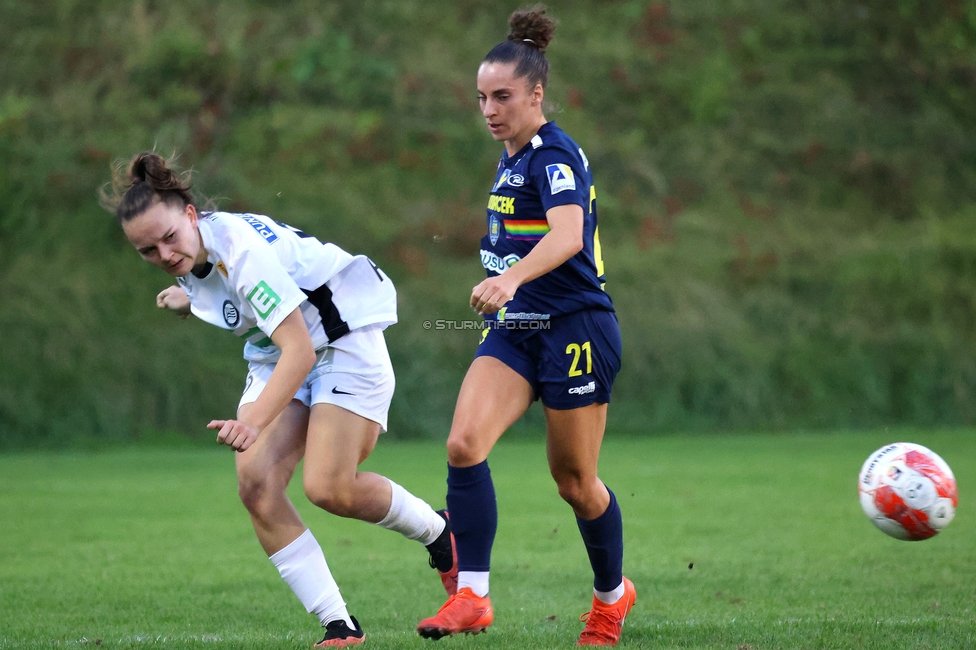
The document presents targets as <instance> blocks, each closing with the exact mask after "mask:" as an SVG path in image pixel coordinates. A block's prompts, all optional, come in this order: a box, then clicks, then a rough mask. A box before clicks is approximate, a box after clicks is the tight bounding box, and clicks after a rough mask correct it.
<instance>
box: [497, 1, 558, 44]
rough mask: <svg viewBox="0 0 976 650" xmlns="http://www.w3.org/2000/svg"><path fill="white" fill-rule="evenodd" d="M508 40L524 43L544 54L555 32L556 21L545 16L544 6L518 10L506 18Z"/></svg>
mask: <svg viewBox="0 0 976 650" xmlns="http://www.w3.org/2000/svg"><path fill="white" fill-rule="evenodd" d="M508 26H509V27H511V30H510V31H509V32H508V40H510V41H514V42H516V43H525V44H526V45H528V46H530V47H534V48H535V49H537V50H539V52H541V53H543V54H545V52H546V48H547V47H549V43H550V42H552V35H553V33H554V32H555V31H556V21H554V20H553V19H552V18H550V17H549V16H546V6H545V5H536V6H534V7H531V8H529V9H519V10H517V11H515V12H513V13H512V15H511V16H509V18H508Z"/></svg>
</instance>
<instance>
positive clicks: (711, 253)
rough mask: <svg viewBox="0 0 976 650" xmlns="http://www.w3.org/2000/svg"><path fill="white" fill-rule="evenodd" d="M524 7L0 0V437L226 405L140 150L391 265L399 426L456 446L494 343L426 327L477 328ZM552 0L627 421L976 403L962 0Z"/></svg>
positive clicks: (744, 421)
mask: <svg viewBox="0 0 976 650" xmlns="http://www.w3.org/2000/svg"><path fill="white" fill-rule="evenodd" d="M513 8H514V6H513V7H507V6H506V7H503V6H491V7H489V6H486V5H485V4H484V3H477V2H472V1H470V0H461V1H455V2H441V1H438V2H419V1H415V0H398V1H397V2H390V1H388V0H382V1H381V0H361V1H359V2H333V3H313V2H309V1H308V0H297V1H295V2H287V3H285V2H280V1H275V0H236V1H235V2H226V1H220V0H217V1H208V2H204V1H202V0H178V1H176V2H169V3H162V2H156V1H151V0H135V1H131V2H120V1H108V0H101V1H98V0H95V1H90V2H79V1H78V0H38V1H36V2H30V3H24V2H14V1H13V0H0V295H2V301H3V305H2V306H3V308H2V309H0V332H2V334H3V341H4V345H3V346H2V347H0V367H2V368H3V372H2V373H0V447H8V448H10V447H18V446H38V445H41V446H53V445H62V444H70V443H72V442H76V441H79V440H85V439H90V438H91V437H93V436H95V437H98V438H101V439H108V440H113V439H119V440H122V439H139V438H146V437H150V436H153V435H154V432H157V431H161V430H178V431H186V432H193V434H194V435H197V434H199V435H201V436H209V433H205V432H204V430H203V428H202V425H203V424H204V423H205V422H206V421H208V420H209V419H211V418H212V417H225V416H227V415H229V414H230V413H232V412H233V409H234V407H235V405H236V401H237V397H238V395H239V391H240V389H241V385H242V381H243V374H244V363H243V361H242V360H241V359H240V344H239V342H238V341H237V340H236V339H234V338H233V337H230V336H228V335H226V333H225V332H221V331H219V330H217V329H216V328H212V327H208V326H205V325H203V324H202V323H199V322H187V323H182V322H177V321H176V320H174V319H171V318H169V317H168V316H167V315H166V314H162V313H159V312H158V311H157V310H156V309H155V307H154V306H153V296H154V295H155V293H156V292H157V291H159V290H160V289H161V288H162V287H164V286H165V285H166V284H167V283H168V280H167V278H166V277H165V276H164V275H163V274H161V273H160V272H159V271H158V270H155V269H152V268H149V267H148V266H147V265H146V264H144V263H143V262H141V261H140V260H139V259H138V257H137V256H136V255H135V253H134V252H133V251H132V250H131V248H130V247H129V245H128V244H127V242H126V241H125V240H124V238H123V237H122V235H121V233H120V232H119V230H118V227H117V226H116V225H115V223H114V220H113V219H112V217H111V216H109V215H107V214H105V213H103V212H102V211H101V210H100V209H99V208H98V206H97V201H96V189H97V188H98V187H99V186H101V185H102V184H103V183H105V182H106V181H107V180H108V178H109V168H110V164H111V163H112V162H113V161H114V160H116V159H118V158H120V157H122V158H127V157H128V156H130V155H132V154H133V153H136V152H138V151H140V150H145V149H149V148H153V147H155V148H156V149H157V150H159V151H160V152H162V153H164V154H170V153H173V152H179V153H180V154H181V156H182V158H181V161H182V162H183V164H184V165H185V166H192V167H193V168H194V169H195V170H196V171H197V172H198V175H197V177H196V178H197V187H196V189H197V190H198V191H199V192H201V193H202V195H204V196H206V197H210V198H212V199H213V200H214V201H215V202H216V203H217V205H219V206H220V207H222V208H224V209H230V210H238V209H246V210H249V211H253V212H264V213H267V214H270V215H272V216H273V217H275V218H276V219H279V220H283V221H286V222H289V223H292V224H293V225H296V226H300V227H302V228H303V229H305V230H308V231H309V232H311V233H313V234H315V235H317V236H319V237H320V238H322V239H324V240H329V241H334V242H336V243H337V244H339V245H341V246H343V247H344V248H346V249H347V250H350V251H353V252H362V253H366V254H369V255H371V256H372V257H373V258H374V259H376V260H377V261H378V262H379V263H381V265H382V266H383V267H384V268H385V269H386V270H387V271H388V273H389V274H390V275H391V276H392V277H393V278H394V280H395V282H396V283H397V285H398V287H399V290H400V304H401V322H400V324H398V325H396V326H395V327H393V328H391V329H390V330H388V340H389V343H390V348H391V353H392V355H393V357H394V364H395V367H396V370H397V375H398V380H399V382H398V383H399V385H398V388H397V394H396V397H395V399H394V404H393V408H392V412H391V427H390V428H391V433H392V434H393V435H401V436H443V435H445V433H446V431H447V427H448V425H449V423H450V416H451V411H452V409H453V404H454V400H455V398H456V395H457V389H458V387H459V385H460V379H461V377H462V376H463V373H464V370H465V369H466V367H467V365H468V363H469V361H470V358H471V354H472V352H473V347H474V345H475V341H476V335H475V334H474V333H473V332H470V331H468V332H463V331H455V332H450V331H427V330H424V329H423V327H422V322H423V321H424V320H435V319H438V318H439V319H462V318H470V317H471V314H470V312H469V310H468V309H467V307H466V302H467V295H468V292H469V290H470V287H471V286H473V285H474V284H475V283H476V282H477V281H478V280H479V278H481V277H482V275H483V271H482V270H481V269H480V266H479V264H478V261H477V248H478V240H479V239H480V237H481V235H482V232H483V229H484V202H485V195H486V193H487V189H488V186H489V183H490V179H491V177H492V174H493V170H494V166H495V163H496V161H497V158H498V156H499V155H500V151H501V148H500V146H499V145H498V144H497V143H495V142H493V141H492V140H491V138H490V137H489V135H488V134H487V133H486V131H485V129H484V127H483V122H482V119H481V117H480V115H479V114H478V112H477V101H476V91H475V83H474V76H475V71H476V69H477V66H478V63H479V62H480V60H481V57H482V56H484V54H485V53H486V52H487V51H488V50H489V49H490V48H491V47H492V46H493V45H494V44H495V43H496V42H498V41H499V40H501V39H502V38H504V36H505V33H506V18H507V15H508V13H509V12H510V11H511V10H512V9H513ZM552 11H553V13H554V14H555V15H556V17H557V18H558V19H559V20H560V25H559V28H558V30H557V33H556V38H555V40H554V41H553V44H552V46H551V47H550V49H549V56H550V59H551V61H552V65H553V74H552V77H551V80H550V86H549V90H548V98H549V99H550V100H551V103H552V108H551V109H550V112H549V114H548V116H549V117H550V119H556V120H557V121H558V122H559V123H560V125H561V126H562V127H563V128H564V129H566V130H567V131H568V132H569V133H570V134H571V135H572V136H573V137H574V138H575V139H576V140H577V141H578V142H579V143H580V144H581V145H582V146H583V147H584V149H585V150H586V152H587V155H588V157H589V159H590V161H591V163H592V165H593V168H594V170H595V174H596V180H597V185H598V191H599V206H600V217H601V239H602V241H603V246H604V252H605V257H606V259H607V269H608V276H609V283H608V285H607V288H608V291H610V293H611V295H612V296H613V297H614V300H615V302H616V304H617V307H618V312H619V315H620V320H621V325H622V328H623V330H624V344H625V353H626V354H625V360H624V368H623V370H622V372H621V374H620V376H619V377H618V381H617V385H616V386H615V390H614V406H613V407H612V408H611V410H610V413H611V415H610V418H611V428H613V429H617V430H623V429H626V430H633V431H667V430H697V429H725V428H729V429H737V428H751V429H757V428H758V429H771V428H781V427H807V428H818V427H837V426H878V425H885V424H890V423H912V424H920V425H949V424H962V423H965V424H972V423H974V422H976V401H974V400H973V398H972V392H973V389H974V387H976V357H974V353H973V350H974V343H976V340H974V339H976V335H974V324H976V232H974V230H976V229H974V227H973V223H974V221H973V219H974V217H976V207H974V203H973V197H974V196H976V132H974V126H976V5H973V4H972V3H966V2H961V1H960V0H941V1H929V2H922V1H921V0H887V1H886V2H881V1H880V0H860V1H857V0H855V1H849V2H840V1H838V0H823V1H820V2H806V1H801V0H765V1H763V2H759V1H757V0H733V1H731V2H721V3H720V2H716V1H714V0H688V1H687V2H683V3H668V2H647V1H637V0H602V1H591V2H581V1H567V2H563V3H560V4H559V5H558V6H553V9H552ZM529 417H530V420H531V419H532V418H535V419H534V420H532V421H534V422H537V421H538V418H539V415H538V412H536V413H534V414H532V415H530V416H529Z"/></svg>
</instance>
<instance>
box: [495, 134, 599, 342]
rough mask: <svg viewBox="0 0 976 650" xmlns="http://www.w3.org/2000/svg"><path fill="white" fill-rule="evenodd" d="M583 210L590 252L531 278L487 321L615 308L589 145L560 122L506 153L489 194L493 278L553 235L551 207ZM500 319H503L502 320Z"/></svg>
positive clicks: (533, 318)
mask: <svg viewBox="0 0 976 650" xmlns="http://www.w3.org/2000/svg"><path fill="white" fill-rule="evenodd" d="M561 205H578V206H580V207H582V208H583V249H582V250H581V251H580V252H578V253H576V255H574V256H573V257H571V258H570V259H568V260H566V261H565V262H564V263H563V264H561V265H560V266H558V267H556V268H555V269H553V270H551V271H549V272H548V273H546V274H544V275H542V276H540V277H538V278H536V279H535V280H532V281H530V282H526V283H525V284H523V285H522V286H520V287H519V288H518V290H517V291H516V292H515V296H514V297H513V298H512V300H510V301H509V302H508V304H506V305H505V306H504V307H503V308H502V309H501V310H499V312H498V313H496V314H489V315H486V316H485V318H486V320H498V321H504V322H506V323H510V324H512V325H514V324H515V323H514V321H547V320H549V319H550V318H556V317H559V316H564V315H566V314H572V313H576V312H578V311H582V310H585V309H598V310H603V311H613V302H612V301H611V300H610V296H609V295H607V293H606V292H605V291H604V290H603V285H604V283H605V282H606V280H605V278H604V275H603V258H602V255H601V251H600V237H599V230H598V229H597V216H596V190H595V189H594V187H593V179H592V176H591V174H590V165H589V161H587V159H586V155H585V154H584V153H583V150H582V149H581V148H580V147H579V146H578V145H577V144H576V143H575V142H573V140H572V139H571V138H570V137H569V136H568V135H566V134H565V133H564V132H563V131H562V130H561V129H560V128H559V127H557V126H556V124H555V122H547V123H546V124H544V125H543V126H542V128H540V129H539V132H538V133H537V134H536V136H535V137H533V138H532V140H531V141H530V142H529V143H528V144H526V145H525V146H524V147H522V149H521V150H519V151H518V152H517V153H516V154H515V155H513V156H509V155H508V154H507V152H505V153H503V154H502V159H501V161H500V162H499V163H498V173H497V174H496V175H495V184H494V187H492V189H491V195H490V196H489V198H488V212H487V219H488V234H487V235H485V237H484V238H483V239H482V240H481V263H482V265H483V266H484V267H485V269H486V270H487V271H488V276H489V277H491V276H495V275H499V274H501V273H504V272H505V271H506V270H508V268H509V267H511V266H512V265H513V264H516V263H518V261H519V260H521V259H522V258H523V257H525V256H526V255H528V254H529V252H530V251H531V250H532V249H533V248H535V245H536V244H537V243H538V242H539V240H540V239H542V238H543V236H545V234H546V233H547V232H549V224H548V222H547V220H546V211H547V210H549V209H550V208H554V207H557V206H561ZM499 324H500V323H499Z"/></svg>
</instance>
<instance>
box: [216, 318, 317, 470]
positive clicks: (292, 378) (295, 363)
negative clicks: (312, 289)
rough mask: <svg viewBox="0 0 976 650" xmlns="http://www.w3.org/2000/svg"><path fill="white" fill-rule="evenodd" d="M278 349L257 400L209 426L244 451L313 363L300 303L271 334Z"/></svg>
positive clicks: (219, 439) (220, 439)
mask: <svg viewBox="0 0 976 650" xmlns="http://www.w3.org/2000/svg"><path fill="white" fill-rule="evenodd" d="M271 340H272V341H273V342H274V344H275V345H276V346H277V347H278V349H279V350H281V356H280V357H279V359H278V361H277V362H275V368H274V371H273V372H272V373H271V378H270V379H269V380H268V383H267V385H266V386H265V387H264V390H263V391H261V394H260V395H259V396H258V398H257V400H256V401H255V402H254V403H252V404H248V405H247V406H246V408H245V409H242V410H241V413H240V414H239V415H238V417H239V419H236V420H213V421H211V422H210V424H208V425H207V428H208V429H218V433H217V442H219V443H221V444H225V445H228V446H230V447H233V448H234V449H236V450H237V451H244V450H246V449H247V448H248V447H250V446H251V444H252V443H253V442H254V441H255V440H256V439H257V437H258V434H259V433H261V431H262V430H263V429H264V428H265V427H266V426H268V425H269V424H271V421H272V420H274V419H275V418H276V417H278V414H279V413H281V412H282V411H283V410H284V409H285V407H286V406H288V403H289V402H290V401H291V399H292V397H294V396H295V393H297V392H298V389H299V388H301V386H302V382H304V381H305V378H306V377H307V376H308V373H309V372H311V370H312V366H313V365H314V364H315V348H314V347H313V346H312V338H311V336H309V333H308V327H307V326H306V325H305V319H304V318H303V317H302V310H301V307H296V308H295V310H294V311H292V312H291V313H290V314H288V316H286V317H285V319H284V320H283V321H281V324H280V325H278V327H276V328H275V330H274V332H272V334H271Z"/></svg>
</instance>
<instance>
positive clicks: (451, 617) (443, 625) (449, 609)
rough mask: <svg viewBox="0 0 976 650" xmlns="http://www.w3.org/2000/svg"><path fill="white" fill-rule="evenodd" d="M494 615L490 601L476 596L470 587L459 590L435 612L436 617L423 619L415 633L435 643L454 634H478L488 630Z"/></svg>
mask: <svg viewBox="0 0 976 650" xmlns="http://www.w3.org/2000/svg"><path fill="white" fill-rule="evenodd" d="M494 620H495V614H494V612H493V611H492V609H491V599H490V598H488V597H487V596H485V597H484V598H482V597H481V596H478V595H476V594H475V593H474V592H473V591H471V588H470V587H463V588H461V589H460V590H459V591H458V592H457V593H456V594H454V595H453V596H451V597H450V598H448V599H447V602H446V603H444V606H443V607H441V608H440V609H439V610H437V615H436V616H431V617H430V618H425V619H424V620H422V621H420V623H419V624H418V625H417V633H418V634H419V635H420V636H422V637H424V638H425V639H434V640H435V641H436V640H437V639H439V638H441V637H444V636H452V635H454V634H461V633H462V632H463V633H465V634H479V633H481V632H484V631H485V630H487V629H488V626H489V625H491V623H492V621H494Z"/></svg>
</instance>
